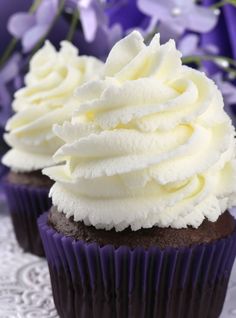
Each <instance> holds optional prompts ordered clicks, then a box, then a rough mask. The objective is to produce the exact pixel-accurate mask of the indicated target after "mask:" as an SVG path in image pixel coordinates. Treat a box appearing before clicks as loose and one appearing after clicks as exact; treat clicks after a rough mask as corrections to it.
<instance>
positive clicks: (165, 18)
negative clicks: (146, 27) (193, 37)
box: [137, 0, 218, 41]
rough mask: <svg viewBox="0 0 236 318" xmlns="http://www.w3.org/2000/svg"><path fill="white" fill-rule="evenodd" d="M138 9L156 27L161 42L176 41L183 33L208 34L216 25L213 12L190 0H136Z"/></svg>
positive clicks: (215, 16) (216, 18)
mask: <svg viewBox="0 0 236 318" xmlns="http://www.w3.org/2000/svg"><path fill="white" fill-rule="evenodd" d="M137 1H138V2H137V3H138V8H139V9H140V10H141V11H142V12H143V13H145V14H146V15H148V16H150V17H151V24H152V25H155V24H156V25H157V24H158V23H159V24H158V31H159V32H160V34H161V35H162V40H163V41H166V40H167V39H169V38H174V39H177V38H179V36H181V35H182V34H183V33H184V31H186V30H190V31H194V32H200V33H202V32H208V31H210V30H211V29H212V28H213V27H214V26H215V25H216V23H217V20H218V16H217V15H216V14H215V13H214V11H213V10H211V9H209V8H205V7H203V6H200V5H197V4H196V3H195V2H194V1H191V0H137Z"/></svg>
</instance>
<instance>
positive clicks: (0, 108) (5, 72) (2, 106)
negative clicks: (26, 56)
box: [0, 53, 22, 126]
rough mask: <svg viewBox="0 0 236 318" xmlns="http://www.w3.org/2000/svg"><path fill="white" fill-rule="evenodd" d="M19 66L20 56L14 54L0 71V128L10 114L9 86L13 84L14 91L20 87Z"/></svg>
mask: <svg viewBox="0 0 236 318" xmlns="http://www.w3.org/2000/svg"><path fill="white" fill-rule="evenodd" d="M20 64H21V56H20V54H19V53H15V54H14V55H13V56H12V57H11V58H10V60H9V61H8V62H7V63H6V64H5V66H4V67H3V68H2V69H1V71H0V126H2V125H4V124H5V122H6V120H7V118H8V117H9V115H10V114H11V112H12V110H11V107H10V106H11V105H10V104H11V98H12V96H11V94H10V91H9V84H10V83H11V82H13V85H14V90H15V89H18V88H19V87H20V86H21V85H22V79H21V76H20Z"/></svg>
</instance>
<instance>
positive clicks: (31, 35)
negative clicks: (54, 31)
mask: <svg viewBox="0 0 236 318" xmlns="http://www.w3.org/2000/svg"><path fill="white" fill-rule="evenodd" d="M47 30H48V26H47V25H36V26H35V27H33V28H31V29H30V30H29V31H28V32H26V34H25V35H24V37H23V39H22V46H23V51H24V52H25V53H28V52H29V51H31V50H32V49H33V47H34V46H35V45H36V44H37V43H38V41H39V40H40V39H41V38H42V37H43V36H44V35H45V33H46V32H47Z"/></svg>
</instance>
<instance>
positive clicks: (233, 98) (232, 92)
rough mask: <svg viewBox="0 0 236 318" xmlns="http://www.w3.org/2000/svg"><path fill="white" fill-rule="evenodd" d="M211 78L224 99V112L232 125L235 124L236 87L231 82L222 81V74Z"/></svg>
mask: <svg viewBox="0 0 236 318" xmlns="http://www.w3.org/2000/svg"><path fill="white" fill-rule="evenodd" d="M212 78H213V80H214V81H215V82H216V85H217V86H218V87H219V89H220V91H221V93H222V95H223V97H224V103H225V109H226V111H227V112H228V114H229V115H230V117H231V118H232V120H233V123H234V124H236V110H235V107H236V86H235V85H234V84H232V83H231V82H229V81H226V80H224V78H223V74H222V73H217V74H215V75H214V76H213V77H212ZM233 105H234V106H233Z"/></svg>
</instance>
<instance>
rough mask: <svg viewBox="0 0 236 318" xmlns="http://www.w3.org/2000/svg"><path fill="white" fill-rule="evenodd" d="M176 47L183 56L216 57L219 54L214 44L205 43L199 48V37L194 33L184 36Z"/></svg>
mask: <svg viewBox="0 0 236 318" xmlns="http://www.w3.org/2000/svg"><path fill="white" fill-rule="evenodd" d="M177 46H178V49H179V50H180V51H181V53H182V54H183V56H189V55H204V54H213V55H216V54H218V53H219V49H218V47H217V46H216V45H214V44H210V43H207V44H205V45H204V46H200V37H199V35H197V34H195V33H190V34H186V35H184V36H183V37H182V38H180V40H179V41H178V45H177Z"/></svg>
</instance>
